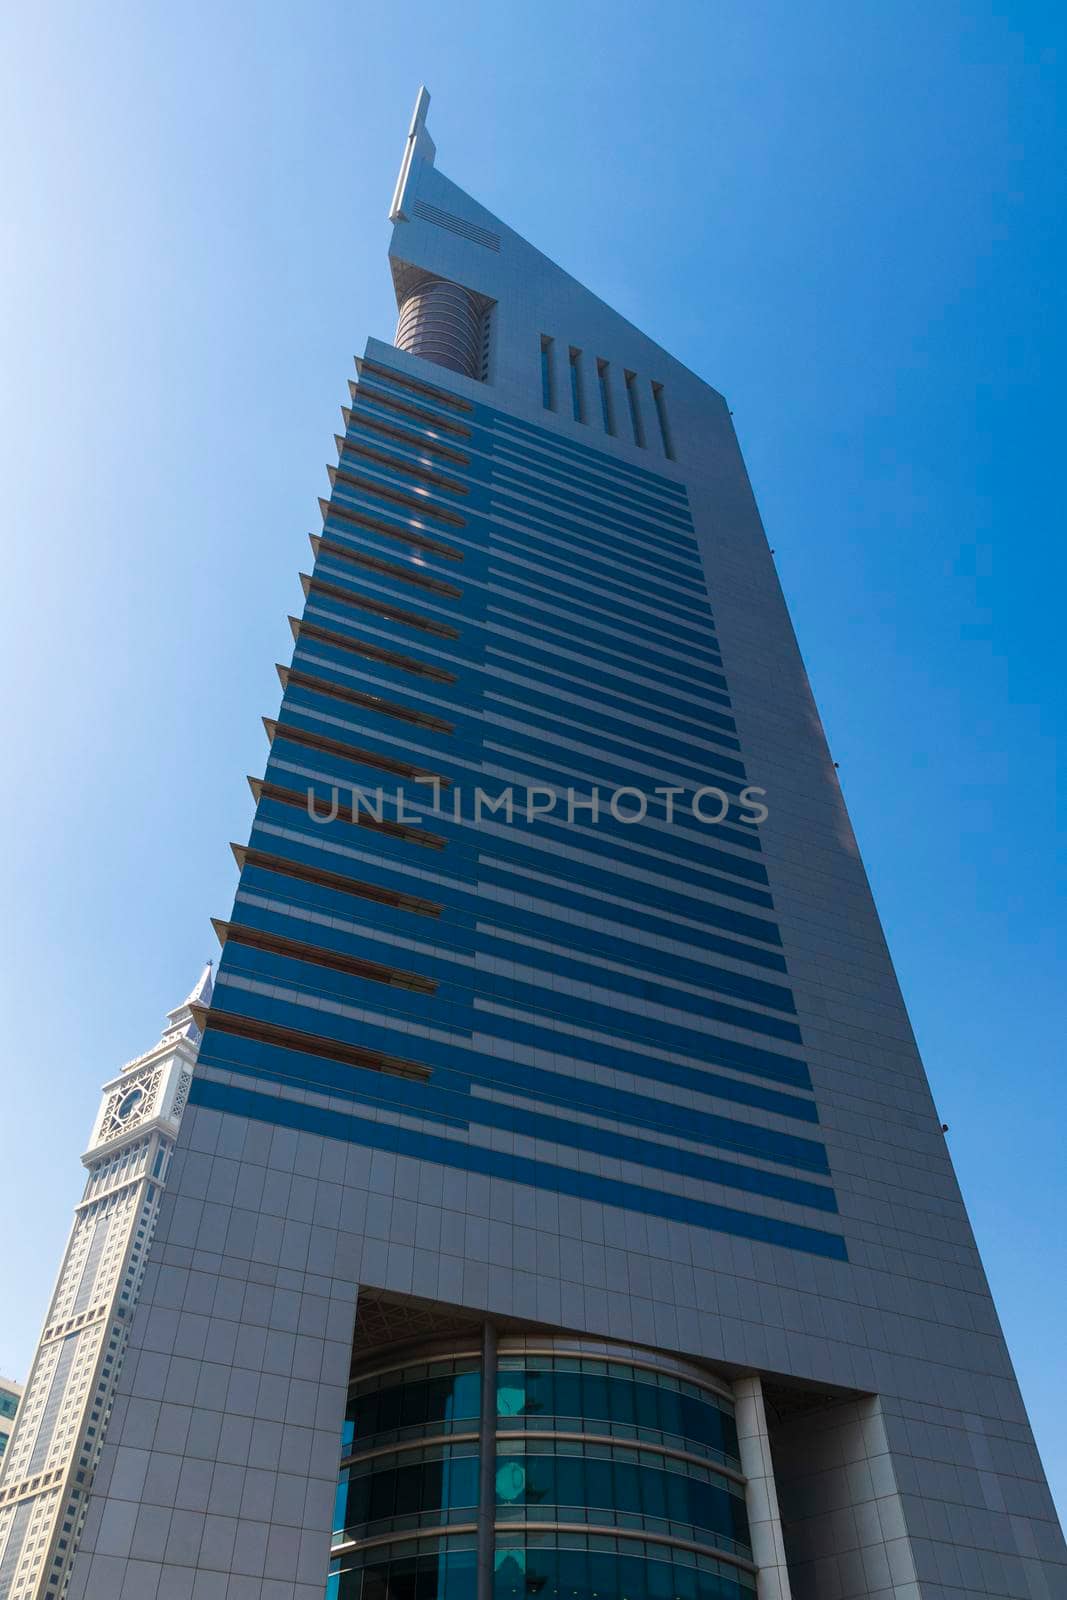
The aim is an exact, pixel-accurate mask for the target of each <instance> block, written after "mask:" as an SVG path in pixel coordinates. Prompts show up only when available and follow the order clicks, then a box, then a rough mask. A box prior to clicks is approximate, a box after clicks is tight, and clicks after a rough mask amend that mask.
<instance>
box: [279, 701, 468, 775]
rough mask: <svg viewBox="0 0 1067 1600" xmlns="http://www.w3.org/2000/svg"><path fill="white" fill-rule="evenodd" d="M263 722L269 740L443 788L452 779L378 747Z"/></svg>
mask: <svg viewBox="0 0 1067 1600" xmlns="http://www.w3.org/2000/svg"><path fill="white" fill-rule="evenodd" d="M263 726H264V727H265V728H266V730H267V738H268V739H270V740H271V742H272V743H273V741H274V739H275V738H279V739H288V740H289V741H290V742H291V743H292V744H302V745H306V746H307V748H308V749H309V750H323V751H325V752H327V753H328V754H329V755H334V756H342V757H343V758H344V759H345V760H346V761H355V762H357V763H359V764H360V765H362V766H366V767H380V768H381V770H382V771H383V772H391V773H393V774H394V775H395V776H396V777H398V778H411V779H413V780H415V779H418V778H432V779H433V780H434V782H435V783H440V784H442V785H443V786H444V787H445V788H446V789H447V788H449V787H450V786H451V783H452V779H451V778H446V777H444V776H443V774H441V773H439V772H431V771H430V769H429V768H428V767H420V766H416V765H415V763H414V762H412V761H400V760H398V759H397V757H396V756H387V755H383V754H382V753H381V751H379V750H365V749H363V748H362V747H361V746H360V745H355V744H346V743H345V742H344V741H343V740H342V739H330V738H327V736H326V735H325V734H323V733H312V731H311V729H310V728H297V727H294V726H293V725H292V724H291V723H285V722H274V721H272V720H271V719H270V718H269V717H264V718H263Z"/></svg>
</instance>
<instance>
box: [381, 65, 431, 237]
mask: <svg viewBox="0 0 1067 1600" xmlns="http://www.w3.org/2000/svg"><path fill="white" fill-rule="evenodd" d="M429 109H430V91H429V89H427V87H426V85H425V84H424V83H422V84H420V85H419V92H418V94H417V95H416V96H415V109H414V111H413V112H412V113H411V126H410V127H409V128H408V137H407V143H406V144H405V146H404V156H403V160H402V161H401V163H400V172H399V174H398V176H397V180H396V188H395V189H394V190H393V203H392V205H391V206H390V207H389V221H390V222H406V221H407V220H408V219H407V217H406V216H405V214H404V195H405V191H406V190H407V186H408V179H409V177H410V176H411V168H412V164H413V162H415V161H416V160H418V161H428V162H429V163H430V166H431V167H432V166H433V160H434V156H435V155H436V154H437V146H436V145H435V144H434V142H433V140H432V139H431V138H430V135H429V133H428V132H427V131H426V113H427V111H429Z"/></svg>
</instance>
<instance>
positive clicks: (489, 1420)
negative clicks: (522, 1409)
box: [478, 1322, 496, 1600]
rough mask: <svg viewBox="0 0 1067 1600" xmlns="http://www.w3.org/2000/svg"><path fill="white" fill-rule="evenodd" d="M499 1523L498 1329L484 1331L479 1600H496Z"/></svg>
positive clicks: (490, 1326) (489, 1325)
mask: <svg viewBox="0 0 1067 1600" xmlns="http://www.w3.org/2000/svg"><path fill="white" fill-rule="evenodd" d="M495 1524H496V1327H495V1325H494V1324H493V1323H492V1322H486V1323H485V1324H484V1326H483V1328H482V1415H481V1420H480V1423H479V1427H478V1600H493V1558H494V1554H495V1550H494V1540H493V1530H494V1527H495Z"/></svg>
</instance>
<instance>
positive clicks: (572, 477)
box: [45, 92, 1067, 1600]
mask: <svg viewBox="0 0 1067 1600" xmlns="http://www.w3.org/2000/svg"><path fill="white" fill-rule="evenodd" d="M426 104H427V96H426V95H425V92H423V93H422V94H420V97H419V101H418V104H417V107H416V112H415V116H414V119H413V121H412V125H411V130H410V133H409V136H408V141H407V146H406V149H405V153H404V158H403V164H402V168H401V172H400V177H399V180H398V183H397V187H396V192H395V195H394V199H393V205H392V212H391V216H392V220H393V223H394V231H393V238H392V245H391V250H390V259H391V265H392V270H393V277H394V281H395V285H396V295H397V304H398V311H399V320H398V326H397V333H396V341H395V344H393V345H388V344H384V343H382V342H380V341H378V340H373V339H372V340H371V341H370V342H369V343H368V344H367V347H366V350H365V352H364V354H363V356H362V357H361V358H359V359H358V360H357V362H356V369H357V375H356V378H355V380H354V381H353V383H352V384H351V398H350V403H349V405H348V406H346V408H345V410H344V429H345V431H344V434H343V435H342V436H340V437H339V438H338V440H337V447H338V455H337V464H336V466H335V467H333V468H331V470H330V485H331V492H330V497H329V499H328V500H326V501H323V502H322V513H323V523H322V529H321V532H319V533H316V534H315V535H314V536H313V537H312V540H311V556H312V562H311V566H310V571H309V572H308V573H307V574H305V575H303V576H302V579H301V581H302V584H303V589H304V597H305V600H304V606H303V609H302V611H301V613H300V615H299V616H298V617H294V618H293V622H292V628H293V635H294V639H295V645H294V650H293V654H292V658H291V660H290V661H289V662H288V663H287V664H285V665H283V666H281V667H280V668H279V673H280V677H281V683H282V690H283V694H282V700H281V708H280V710H279V711H278V713H277V715H276V716H275V717H272V718H271V719H270V720H268V721H267V723H266V731H267V738H268V742H269V750H268V756H267V761H266V767H265V770H264V772H263V773H262V774H261V775H257V776H256V777H255V778H253V779H252V790H253V794H254V796H255V801H256V809H255V818H254V821H253V824H252V829H251V833H250V836H249V838H248V840H247V842H245V843H241V844H239V845H236V846H235V847H234V852H235V855H236V858H237V864H238V867H239V869H240V879H239V883H238V887H237V893H236V898H235V901H234V905H233V910H232V913H231V915H230V917H229V919H228V920H226V921H220V922H218V923H217V924H216V927H217V931H218V934H219V938H220V940H221V943H222V957H221V962H220V966H219V972H218V977H217V981H216V984H215V989H214V994H213V996H212V998H211V1002H210V1005H209V1006H201V1007H200V1008H199V1010H198V1012H197V1020H198V1024H199V1025H200V1026H201V1028H202V1030H203V1041H202V1044H201V1047H200V1052H199V1059H198V1064H197V1067H196V1072H195V1075H194V1077H193V1082H192V1085H191V1089H190V1096H189V1109H188V1111H187V1112H186V1115H185V1120H184V1123H183V1125H182V1128H181V1133H180V1136H179V1138H178V1141H177V1147H176V1150H175V1154H174V1157H173V1163H172V1170H171V1175H170V1181H169V1185H168V1189H167V1193H166V1195H165V1197H164V1199H163V1201H162V1205H161V1210H160V1216H159V1223H158V1229H157V1235H156V1242H155V1245H154V1246H153V1250H152V1254H151V1258H150V1261H149V1266H148V1271H147V1275H146V1280H145V1284H144V1288H143V1291H142V1299H141V1304H140V1307H139V1309H138V1312H137V1314H136V1317H135V1319H134V1324H133V1328H132V1330H131V1334H130V1352H129V1355H128V1356H127V1359H126V1363H125V1365H124V1368H123V1371H122V1374H121V1377H120V1380H119V1386H118V1395H117V1398H116V1401H115V1405H114V1412H113V1416H112V1421H111V1425H110V1428H109V1431H108V1435H107V1438H106V1441H105V1445H104V1450H103V1453H102V1457H101V1461H100V1465H99V1467H98V1469H97V1473H96V1480H95V1485H94V1493H93V1497H92V1500H91V1502H90V1507H89V1512H88V1516H87V1520H86V1524H85V1530H84V1535H83V1539H82V1545H81V1550H80V1552H79V1554H78V1556H77V1558H76V1560H75V1564H74V1573H73V1578H72V1581H71V1586H70V1590H69V1593H70V1595H71V1596H72V1597H74V1600H120V1597H121V1600H128V1597H135V1600H142V1597H145V1600H177V1597H181V1600H204V1597H210V1600H246V1597H251V1596H256V1597H261V1596H262V1597H267V1600H322V1596H323V1594H324V1592H325V1593H326V1594H327V1595H328V1596H329V1597H330V1600H511V1597H526V1596H541V1597H543V1600H549V1597H552V1600H554V1597H556V1596H560V1597H562V1596H567V1597H569V1600H594V1597H597V1600H606V1597H620V1596H621V1597H626V1600H646V1597H656V1600H670V1597H676V1600H749V1597H751V1596H758V1597H759V1600H770V1597H774V1600H784V1597H786V1596H789V1595H790V1594H792V1595H793V1596H795V1597H797V1600H801V1597H813V1600H851V1597H860V1596H865V1597H878V1600H890V1597H892V1600H935V1597H936V1600H950V1597H951V1600H963V1597H965V1596H966V1597H968V1600H969V1597H972V1596H978V1595H983V1596H997V1597H1004V1600H1009V1597H1010V1600H1050V1597H1052V1596H1063V1595H1065V1594H1067V1577H1065V1574H1067V1566H1065V1564H1064V1563H1065V1553H1064V1545H1063V1541H1062V1538H1061V1535H1060V1532H1059V1528H1058V1525H1057V1522H1056V1518H1055V1513H1054V1511H1053V1507H1052V1504H1051V1501H1050V1497H1049V1493H1048V1489H1047V1487H1046V1484H1045V1480H1044V1476H1043V1473H1042V1469H1041V1465H1040V1462H1039V1460H1038V1457H1037V1453H1036V1450H1035V1448H1034V1442H1033V1439H1032V1436H1031V1433H1030V1428H1029V1425H1028V1422H1027V1418H1026V1413H1025V1411H1024V1409H1023V1405H1022V1401H1021V1399H1020V1396H1019V1391H1018V1387H1017V1385H1016V1382H1015V1378H1014V1375H1013V1373H1012V1368H1011V1363H1010V1361H1009V1357H1008V1353H1007V1350H1006V1348H1005V1344H1004V1339H1003V1336H1002V1334H1001V1331H1000V1327H999V1324H998V1322H997V1317H996V1313H995V1311H994V1309H993V1304H992V1301H991V1299H990V1295H989V1290H988V1287H987V1284H986V1280H985V1277H984V1275H983V1271H982V1266H981V1262H980V1260H979V1257H978V1253H977V1250H976V1248H975V1243H974V1239H973V1237H972V1234H971V1230H970V1227H969V1224H968V1221H967V1216H966V1212H965V1210H964V1207H963V1203H962V1200H961V1198H960V1193H959V1189H958V1187H957V1184H956V1180H955V1177H954V1175H953V1171H952V1165H951V1161H950V1159H949V1156H948V1153H947V1150H946V1147H945V1141H944V1138H943V1135H942V1131H941V1126H940V1123H939V1120H938V1117H937V1114H936V1112H935V1109H934V1105H933V1102H932V1100H931V1096H930V1091H929V1088H928V1086H927V1082H926V1078H925V1076H924V1072H923V1068H922V1064H921V1062H920V1060H919V1057H918V1054H917V1052H916V1048H915V1044H914V1041H913V1038H912V1034H911V1030H910V1027H909V1024H908V1018H907V1014H906V1011H905V1008H904V1004H903V1001H902V999H901V995H900V992H899V989H898V986H897V982H896V979H895V977H894V974H893V968H892V965H891V963H890V959H889V955H888V952H887V950H886V946H885V942H884V939H883V936H882V932H881V928H880V926H879V923H878V918H877V914H876V912H875V908H874V905H873V903H872V900H871V894H870V890H869V887H868V884H867V880H866V877H865V875H864V870H863V866H862V863H861V861H860V857H859V852H858V849H857V846H856V843H855V839H854V837H853V834H852V831H851V828H850V826H849V822H848V817H847V814H846V811H845V807H844V803H843V801H842V798H841V793H840V789H839V787H838V782H837V778H836V776H835V772H834V767H833V763H832V761H831V760H830V757H829V755H828V752H827V748H826V742H825V739H824V736H823V732H822V729H821V726H820V723H819V717H818V713H817V711H816V709H815V706H814V704H813V701H812V697H811V693H810V690H809V688H808V684H807V680H806V677H805V674H804V668H803V665H802V662H801V658H800V655H799V653H798V650H797V646H796V642H795V640H794V637H793V632H792V629H791V627H790V623H789V617H788V614H787V611H786V607H785V604H784V601H783V599H782V595H781V591H780V589H779V585H778V581H777V578H776V576H775V570H774V566H773V563H772V561H771V557H770V552H769V551H768V548H767V544H766V540H765V538H764V534H763V531H762V528H761V526H760V521H759V515H758V513H757V510H756V506H755V503H754V501H753V497H752V491H751V488H750V486H749V482H748V479H747V476H746V473H745V468H744V464H743V462H742V459H741V455H740V452H739V450H738V446H737V442H736V439H735V437H734V433H733V429H732V427H731V423H730V414H729V411H728V409H727V406H726V403H725V401H724V400H723V398H722V396H721V395H720V394H718V393H717V392H716V391H715V390H714V389H712V388H710V387H709V386H708V385H707V384H706V383H704V382H703V381H701V380H700V379H699V378H697V377H696V376H694V374H693V373H691V372H690V371H688V370H687V369H686V368H685V367H684V366H683V365H682V364H681V363H680V362H679V361H677V360H675V359H674V358H673V357H671V356H669V355H668V354H667V353H666V352H665V351H664V350H662V349H660V348H659V347H658V346H657V345H655V344H654V343H653V342H652V341H651V340H650V339H648V338H646V337H645V336H644V335H643V334H642V333H640V332H639V331H638V330H637V329H636V328H634V327H633V326H631V325H630V324H629V323H628V322H626V321H625V320H624V318H622V317H621V316H619V315H618V314H617V313H616V312H614V311H612V310H611V309H610V308H609V307H608V306H606V305H605V304H603V302H602V301H600V300H598V299H597V298H596V297H595V296H594V295H593V294H591V293H590V292H589V291H588V290H587V289H585V288H583V287H582V286H581V285H580V284H579V283H576V282H575V281H574V279H573V278H570V277H568V275H567V274H566V273H565V272H563V271H562V270H561V269H560V268H559V267H557V266H555V265H554V264H553V263H552V262H551V261H549V260H547V259H546V258H545V257H544V256H543V255H541V254H539V253H538V251H537V250H535V249H534V248H533V247H532V246H531V245H529V244H527V243H526V242H525V240H523V239H521V238H520V237H518V235H516V234H515V233H513V232H512V231H511V230H510V229H509V228H508V227H506V226H505V225H504V224H503V223H502V222H501V221H499V220H498V218H496V217H495V216H493V215H491V214H490V213H489V212H487V211H486V210H485V209H484V208H483V207H482V206H480V205H478V204H477V202H476V201H474V200H472V199H471V198H470V196H468V195H467V194H465V193H464V192H463V190H461V189H459V188H458V187H457V186H456V185H455V184H453V183H451V182H450V181H449V180H448V179H447V178H445V177H443V176H442V175H441V173H440V172H439V171H438V170H437V168H436V165H435V160H434V147H433V144H432V142H431V140H430V138H429V135H428V133H427V131H426V126H425V117H426ZM45 1600H47V1597H45Z"/></svg>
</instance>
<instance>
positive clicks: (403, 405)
mask: <svg viewBox="0 0 1067 1600" xmlns="http://www.w3.org/2000/svg"><path fill="white" fill-rule="evenodd" d="M348 392H349V394H350V395H351V396H352V404H353V405H356V404H358V403H359V402H360V401H362V402H363V404H364V405H373V406H385V407H387V409H388V410H390V411H398V412H399V413H400V415H401V416H404V417H414V418H415V420H416V421H417V422H425V423H428V424H429V425H430V426H431V427H433V428H444V429H445V431H446V432H447V433H450V434H452V435H454V436H455V437H456V438H457V439H469V438H470V437H471V430H470V429H469V428H465V427H464V426H463V424H462V423H461V422H453V421H452V419H451V417H442V416H440V415H439V414H438V413H437V412H434V411H424V410H423V408H422V406H417V405H416V404H415V403H414V401H412V400H409V399H407V398H404V399H401V397H400V396H399V395H398V394H390V393H389V391H388V390H386V389H379V388H378V386H377V384H373V383H367V382H366V380H365V379H364V381H363V382H361V383H354V382H352V381H351V380H349V384H348Z"/></svg>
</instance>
